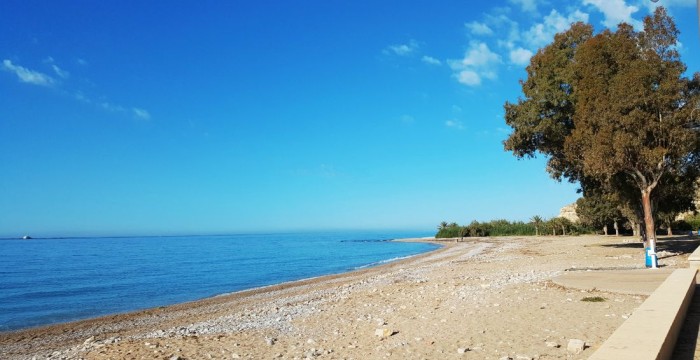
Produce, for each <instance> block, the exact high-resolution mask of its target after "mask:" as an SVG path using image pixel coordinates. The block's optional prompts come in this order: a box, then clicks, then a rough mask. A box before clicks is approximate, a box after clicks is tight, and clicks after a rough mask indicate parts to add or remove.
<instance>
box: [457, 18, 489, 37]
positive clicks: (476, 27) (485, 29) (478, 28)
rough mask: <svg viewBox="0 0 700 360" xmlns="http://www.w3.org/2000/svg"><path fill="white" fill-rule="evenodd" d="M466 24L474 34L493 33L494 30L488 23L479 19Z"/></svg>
mask: <svg viewBox="0 0 700 360" xmlns="http://www.w3.org/2000/svg"><path fill="white" fill-rule="evenodd" d="M464 26H465V27H466V28H467V29H469V32H471V33H472V34H473V35H492V34H493V30H491V28H490V27H489V26H488V25H486V24H485V23H482V22H478V21H472V22H469V23H466V24H464Z"/></svg>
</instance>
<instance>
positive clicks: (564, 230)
mask: <svg viewBox="0 0 700 360" xmlns="http://www.w3.org/2000/svg"><path fill="white" fill-rule="evenodd" d="M561 236H566V228H565V227H564V225H562V226H561Z"/></svg>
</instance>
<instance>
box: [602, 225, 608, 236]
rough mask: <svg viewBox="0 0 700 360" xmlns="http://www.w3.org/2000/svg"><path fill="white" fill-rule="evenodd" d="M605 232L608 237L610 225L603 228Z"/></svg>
mask: <svg viewBox="0 0 700 360" xmlns="http://www.w3.org/2000/svg"><path fill="white" fill-rule="evenodd" d="M603 232H604V233H605V236H608V225H605V226H603Z"/></svg>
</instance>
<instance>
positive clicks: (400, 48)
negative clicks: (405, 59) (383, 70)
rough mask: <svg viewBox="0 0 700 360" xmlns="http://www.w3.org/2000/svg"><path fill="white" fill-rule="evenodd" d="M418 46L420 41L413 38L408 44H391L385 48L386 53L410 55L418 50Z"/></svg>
mask: <svg viewBox="0 0 700 360" xmlns="http://www.w3.org/2000/svg"><path fill="white" fill-rule="evenodd" d="M418 47H419V45H418V42H417V41H415V40H413V39H411V40H410V41H409V42H408V43H407V44H396V45H389V46H388V47H387V48H386V49H384V53H385V54H393V55H398V56H409V55H412V54H413V53H415V52H416V51H418Z"/></svg>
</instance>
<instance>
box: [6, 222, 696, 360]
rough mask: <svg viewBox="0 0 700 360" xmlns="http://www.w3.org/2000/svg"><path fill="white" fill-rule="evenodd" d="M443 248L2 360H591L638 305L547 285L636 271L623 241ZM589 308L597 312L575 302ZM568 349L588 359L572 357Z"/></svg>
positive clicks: (86, 332) (469, 243)
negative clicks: (600, 272) (578, 345)
mask: <svg viewBox="0 0 700 360" xmlns="http://www.w3.org/2000/svg"><path fill="white" fill-rule="evenodd" d="M408 241H425V240H419V239H415V240H408ZM439 243H440V244H442V245H444V246H443V248H441V249H439V250H436V251H433V252H431V253H429V254H424V255H420V256H416V257H413V258H410V259H406V260H403V261H400V262H395V263H390V264H386V265H383V266H379V267H374V268H370V269H364V270H361V271H356V272H351V273H346V274H341V275H333V276H326V277H321V278H317V279H310V280H305V281H299V282H293V283H288V284H283V285H278V286H272V287H266V288H261V289H256V290H251V291H244V292H239V293H235V294H230V295H224V296H218V297H215V298H210V299H205V300H201V301H197V302H192V303H185V304H179V305H174V306H169V307H162V308H157V309H151V310H146V311H140V312H136V313H130V314H122V315H113V316H107V317H102V318H97V319H92V320H87V321H80V322H75V323H69V324H62V325H56V326H49V327H45V328H38V329H30V330H24V331H19V332H13V333H3V334H0V358H2V359H32V358H33V357H36V358H37V359H44V358H50V359H306V358H308V359H314V358H319V359H508V358H511V359H585V358H587V357H588V356H590V355H591V354H592V353H593V352H594V351H595V350H596V349H597V348H598V347H599V346H600V345H601V344H602V342H603V341H605V339H606V338H607V337H608V336H610V334H612V332H613V331H614V330H615V329H616V328H617V327H618V326H619V325H620V324H622V322H623V321H624V320H625V319H626V318H627V317H629V315H630V314H631V313H632V312H633V311H634V309H635V308H636V307H638V306H639V305H640V304H641V303H642V302H643V301H644V299H645V296H643V295H627V294H616V293H608V292H602V291H596V290H576V289H569V288H563V287H561V286H558V285H555V284H554V283H553V282H552V278H554V277H556V276H559V275H561V274H564V273H569V272H572V271H586V270H587V269H633V268H640V267H641V266H642V265H643V264H642V262H643V252H642V248H641V245H640V244H639V243H638V242H637V241H636V239H633V238H631V237H614V236H610V237H603V236H577V237H562V236H557V237H551V236H548V237H502V238H466V239H465V240H464V241H463V242H455V241H441V242H439ZM661 244H662V245H663V241H662V242H661ZM687 256H688V253H686V252H685V251H674V250H666V251H662V252H661V253H660V261H659V263H660V265H661V266H664V267H667V268H676V267H687ZM595 296H599V297H602V298H604V299H605V301H602V302H585V301H582V299H584V298H586V297H595ZM570 339H579V340H583V341H585V343H586V346H587V348H586V349H585V350H584V351H583V352H581V353H578V354H574V353H571V352H569V351H567V343H568V342H569V340H570Z"/></svg>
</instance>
